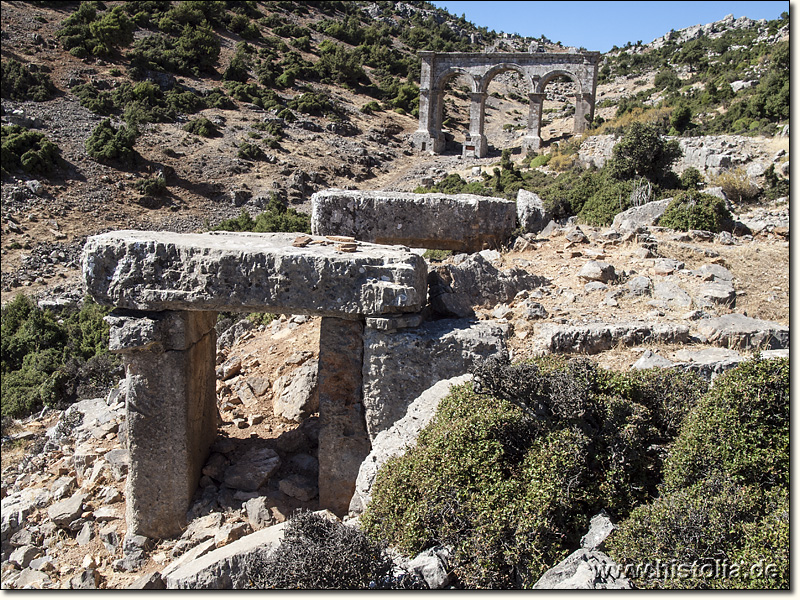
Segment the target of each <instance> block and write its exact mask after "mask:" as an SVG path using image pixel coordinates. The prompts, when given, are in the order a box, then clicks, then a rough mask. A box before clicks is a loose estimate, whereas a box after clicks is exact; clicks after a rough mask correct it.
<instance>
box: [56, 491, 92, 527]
mask: <svg viewBox="0 0 800 600" xmlns="http://www.w3.org/2000/svg"><path fill="white" fill-rule="evenodd" d="M86 498H87V495H86V494H81V493H78V494H73V495H72V496H71V497H69V498H67V499H66V500H61V501H59V502H56V503H55V504H53V505H52V506H51V507H50V508H48V509H47V516H48V517H50V520H51V521H53V523H55V524H56V525H58V526H59V527H68V526H69V524H70V523H72V522H73V521H74V520H75V519H77V518H78V517H80V516H81V513H82V512H83V501H84V500H86Z"/></svg>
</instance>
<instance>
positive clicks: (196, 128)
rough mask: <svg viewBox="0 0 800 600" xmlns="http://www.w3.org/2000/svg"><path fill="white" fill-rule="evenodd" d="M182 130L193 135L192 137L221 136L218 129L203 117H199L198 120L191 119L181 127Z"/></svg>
mask: <svg viewBox="0 0 800 600" xmlns="http://www.w3.org/2000/svg"><path fill="white" fill-rule="evenodd" d="M183 130H184V131H188V132H189V133H193V134H194V135H199V136H201V137H207V138H212V137H218V136H220V135H222V134H221V133H220V132H219V129H217V126H216V125H214V123H212V122H211V121H209V120H208V119H206V118H205V117H200V118H199V119H193V120H191V121H189V122H188V123H187V124H186V125H184V126H183Z"/></svg>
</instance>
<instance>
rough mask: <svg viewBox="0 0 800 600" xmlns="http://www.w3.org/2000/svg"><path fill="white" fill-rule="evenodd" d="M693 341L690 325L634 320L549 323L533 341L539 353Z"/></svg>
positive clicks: (575, 351) (574, 351) (586, 350)
mask: <svg viewBox="0 0 800 600" xmlns="http://www.w3.org/2000/svg"><path fill="white" fill-rule="evenodd" d="M688 341H689V328H688V327H687V326H686V325H674V324H669V323H647V322H644V321H631V322H622V323H595V324H591V325H557V324H546V325H543V326H542V328H541V329H540V332H539V333H538V334H537V336H536V337H535V338H534V340H533V349H534V351H535V352H536V353H537V354H550V353H553V354H561V353H578V354H597V353H598V352H603V351H605V350H611V349H612V348H615V347H616V346H617V345H619V344H622V345H625V346H635V345H639V344H644V343H649V342H652V343H668V344H685V343H687V342H688Z"/></svg>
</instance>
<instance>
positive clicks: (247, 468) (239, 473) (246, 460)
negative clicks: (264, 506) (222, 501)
mask: <svg viewBox="0 0 800 600" xmlns="http://www.w3.org/2000/svg"><path fill="white" fill-rule="evenodd" d="M280 465H281V459H280V457H279V456H278V453H277V452H275V451H274V450H272V449H271V448H257V449H254V450H250V451H249V452H247V453H246V454H244V455H243V456H242V457H241V458H240V459H239V460H237V461H235V462H234V463H233V464H231V465H230V466H229V467H228V468H227V469H226V470H225V478H224V483H225V485H226V486H228V487H229V488H233V489H236V490H243V491H245V492H254V491H256V490H257V489H258V488H260V487H261V486H262V485H264V484H265V483H266V482H267V481H268V480H269V478H270V477H271V476H272V475H273V474H274V473H275V471H277V470H278V468H279V467H280Z"/></svg>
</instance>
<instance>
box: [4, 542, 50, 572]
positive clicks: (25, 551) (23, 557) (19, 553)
mask: <svg viewBox="0 0 800 600" xmlns="http://www.w3.org/2000/svg"><path fill="white" fill-rule="evenodd" d="M42 554H43V551H42V549H41V548H39V547H38V546H20V547H19V548H15V549H14V551H13V552H12V553H11V556H9V558H8V562H10V563H12V564H15V565H17V566H18V567H19V568H20V569H24V568H26V567H28V566H29V565H30V564H31V561H32V560H33V559H34V558H38V557H40V556H41V555H42Z"/></svg>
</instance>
